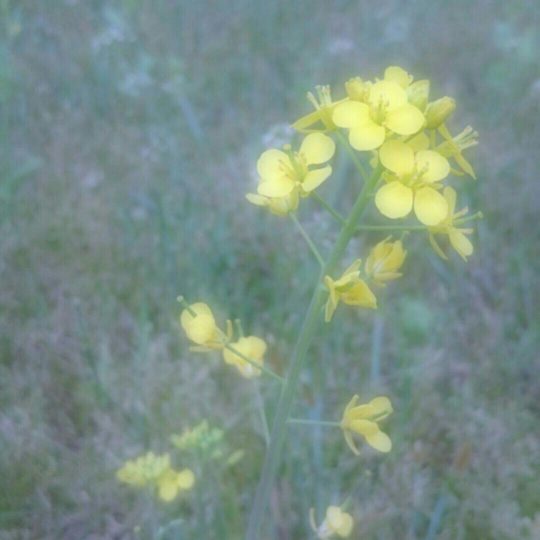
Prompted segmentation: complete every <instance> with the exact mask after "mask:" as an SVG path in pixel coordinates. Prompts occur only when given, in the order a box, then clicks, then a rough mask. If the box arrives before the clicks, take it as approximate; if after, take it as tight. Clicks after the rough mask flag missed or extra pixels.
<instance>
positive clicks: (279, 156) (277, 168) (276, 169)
mask: <svg viewBox="0 0 540 540" xmlns="http://www.w3.org/2000/svg"><path fill="white" fill-rule="evenodd" d="M289 163H290V159H289V156H288V155H287V154H286V153H285V152H282V151H281V150H277V149H276V148H271V149H270V150H266V151H265V152H263V153H262V154H261V157H260V158H259V159H258V160H257V172H258V173H259V175H260V176H261V178H263V179H264V180H270V179H274V178H275V177H276V176H278V177H279V176H283V173H284V169H285V167H286V166H287V165H288V164H289Z"/></svg>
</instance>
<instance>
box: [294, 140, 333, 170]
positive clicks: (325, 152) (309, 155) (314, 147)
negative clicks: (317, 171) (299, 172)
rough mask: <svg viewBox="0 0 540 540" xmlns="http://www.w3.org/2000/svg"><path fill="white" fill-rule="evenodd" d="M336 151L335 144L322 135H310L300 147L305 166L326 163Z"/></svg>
mask: <svg viewBox="0 0 540 540" xmlns="http://www.w3.org/2000/svg"><path fill="white" fill-rule="evenodd" d="M335 151H336V143H335V142H334V141H333V140H332V139H331V138H330V137H328V136H327V135H323V134H322V133H310V134H309V135H308V136H307V137H306V138H305V139H304V140H303V141H302V145H301V146H300V154H302V155H303V156H304V158H305V160H306V163H307V165H319V164H320V163H325V162H327V161H328V160H329V159H330V158H331V157H332V156H333V155H334V152H335Z"/></svg>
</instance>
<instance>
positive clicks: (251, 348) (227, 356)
mask: <svg viewBox="0 0 540 540" xmlns="http://www.w3.org/2000/svg"><path fill="white" fill-rule="evenodd" d="M230 346H231V347H232V348H233V349H235V351H237V352H238V353H240V354H237V353H236V352H234V351H232V350H230V349H223V359H224V360H225V362H226V363H227V364H230V365H232V366H235V367H236V368H237V369H238V371H239V372H240V374H241V375H242V376H243V377H245V378H246V379H251V378H252V377H258V376H259V375H260V374H261V370H260V369H257V368H256V367H255V366H253V365H252V364H250V363H249V362H248V361H247V360H245V359H244V358H242V356H244V357H246V358H249V359H250V360H251V361H252V362H254V363H255V364H257V365H260V366H262V365H263V362H264V359H263V357H264V353H265V352H266V343H265V341H264V340H262V339H261V338H258V337H256V336H248V337H241V338H240V339H239V340H238V341H236V342H234V343H231V344H230Z"/></svg>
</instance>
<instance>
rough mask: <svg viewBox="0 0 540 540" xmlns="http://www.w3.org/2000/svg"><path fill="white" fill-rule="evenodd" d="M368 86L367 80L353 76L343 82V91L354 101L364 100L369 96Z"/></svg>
mask: <svg viewBox="0 0 540 540" xmlns="http://www.w3.org/2000/svg"><path fill="white" fill-rule="evenodd" d="M369 86H370V83H369V82H366V81H363V80H362V79H361V78H360V77H354V78H353V79H349V80H348V81H347V82H346V83H345V91H346V92H347V95H348V96H349V98H351V99H353V100H355V101H366V100H367V98H368V97H369Z"/></svg>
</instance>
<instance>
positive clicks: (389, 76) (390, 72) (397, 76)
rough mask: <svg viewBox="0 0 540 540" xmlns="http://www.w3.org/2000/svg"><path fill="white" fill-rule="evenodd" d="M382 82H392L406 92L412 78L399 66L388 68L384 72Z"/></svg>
mask: <svg viewBox="0 0 540 540" xmlns="http://www.w3.org/2000/svg"><path fill="white" fill-rule="evenodd" d="M384 80H385V81H393V82H395V83H397V84H399V86H401V88H403V89H404V90H407V88H409V85H410V84H411V83H412V82H413V76H412V75H411V74H409V73H407V72H406V71H405V70H404V69H403V68H401V67H399V66H388V67H387V68H386V69H385V70H384Z"/></svg>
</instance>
